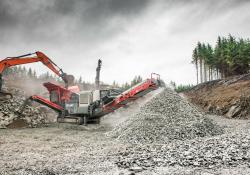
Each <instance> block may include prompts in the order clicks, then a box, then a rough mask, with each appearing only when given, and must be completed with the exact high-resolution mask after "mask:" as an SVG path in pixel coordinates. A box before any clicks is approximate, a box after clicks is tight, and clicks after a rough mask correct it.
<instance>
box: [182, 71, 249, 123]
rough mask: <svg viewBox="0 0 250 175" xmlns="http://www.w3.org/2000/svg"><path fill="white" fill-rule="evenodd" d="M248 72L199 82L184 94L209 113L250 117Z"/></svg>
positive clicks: (231, 116) (228, 116)
mask: <svg viewBox="0 0 250 175" xmlns="http://www.w3.org/2000/svg"><path fill="white" fill-rule="evenodd" d="M249 86H250V74H249V73H248V74H245V75H239V76H234V77H229V78H226V79H220V80H213V81H209V82H205V83H201V84H199V85H197V86H195V87H193V88H192V89H191V90H188V91H186V92H184V94H185V96H186V97H187V98H188V99H189V100H190V101H191V102H192V103H194V104H196V105H198V106H199V107H201V108H202V109H204V110H205V111H206V112H208V113H210V114H217V115H224V116H225V117H227V118H242V119H247V118H249V117H250V93H249Z"/></svg>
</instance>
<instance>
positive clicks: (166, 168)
mask: <svg viewBox="0 0 250 175" xmlns="http://www.w3.org/2000/svg"><path fill="white" fill-rule="evenodd" d="M162 93H163V94H164V95H163V94H162ZM159 98H164V99H165V100H166V101H167V102H168V103H162V104H161V105H160V106H158V107H157V105H156V104H155V101H157V100H159ZM172 98H173V99H172ZM171 102H172V103H171ZM164 105H165V107H164V110H156V111H155V110H153V109H150V108H151V107H152V106H154V107H156V108H159V107H162V106H164ZM176 105H177V106H176ZM182 105H184V106H185V107H183V106H182ZM171 106H175V107H173V108H171ZM139 107H140V108H139V109H136V110H133V111H134V112H135V113H136V114H135V115H131V114H129V113H127V114H126V112H124V111H121V112H120V113H119V114H117V113H114V115H116V116H119V115H123V119H122V120H120V119H119V117H114V116H112V115H110V116H107V117H106V118H104V119H103V122H102V123H101V124H100V125H88V126H87V127H85V126H77V125H70V124H51V125H49V126H48V127H44V128H29V129H2V130H0V174H44V175H45V174H50V175H52V174H117V175H118V174H119V175H121V174H123V175H128V174H130V175H132V174H139V175H140V174H141V175H142V174H143V175H144V174H148V175H151V174H162V175H163V174H164V175H165V174H190V175H191V174H197V175H198V174H206V175H208V174H225V175H226V174H249V173H250V121H248V120H239V119H227V118H223V117H220V116H212V115H210V116H204V114H203V113H201V112H199V111H197V110H198V109H196V108H195V107H194V106H192V105H190V104H188V103H187V102H186V101H185V100H184V101H183V99H181V98H179V97H178V96H177V94H175V93H174V92H172V91H171V90H167V91H164V92H161V93H160V94H159V95H158V97H157V98H156V99H155V98H154V99H153V100H150V101H148V102H147V103H146V104H145V105H143V106H139ZM128 109H129V108H128ZM159 109H162V108H159ZM165 109H166V110H165ZM147 110H148V111H147ZM142 111H144V112H145V115H140V114H142ZM169 111H171V112H169ZM149 113H155V114H156V116H157V119H158V117H159V116H160V117H161V118H160V119H161V120H160V121H161V122H152V121H154V118H153V117H151V118H149V117H148V114H149ZM177 114H178V115H177ZM194 114H195V115H194ZM138 115H139V117H140V120H137V119H138V118H137V117H138ZM168 115H169V117H168ZM150 116H151V115H150ZM163 116H165V118H163ZM170 116H172V117H170ZM173 116H177V119H176V118H174V117H173ZM133 117H134V118H133ZM183 118H185V119H183ZM104 121H106V122H104ZM107 121H112V123H115V125H112V124H110V123H109V122H107ZM128 121H129V122H128ZM130 121H133V122H130ZM167 121H169V123H171V125H168V124H167ZM178 121H179V122H178ZM128 123H129V124H128ZM143 123H145V124H143ZM149 123H151V125H154V127H153V126H150V125H148V124H149ZM161 123H162V125H161ZM178 123H179V125H178ZM185 123H186V124H187V125H185ZM197 123H198V124H200V125H199V126H202V127H197V126H196V125H193V124H197ZM148 126H149V128H151V129H150V130H148V129H147V128H148ZM185 126H187V127H186V130H185ZM118 127H120V128H121V129H120V130H119V129H118ZM125 127H130V128H131V129H128V130H125ZM154 128H155V130H154ZM160 128H163V129H162V130H161V129H160ZM183 129H184V131H189V133H187V132H185V134H184V135H182V134H180V133H183V132H182V131H183ZM190 129H191V130H190ZM204 129H205V131H208V132H204V131H203V130H204ZM136 130H139V131H140V132H137V131H136ZM164 130H165V132H164ZM131 131H132V132H131ZM170 131H173V132H170ZM218 131H219V132H218ZM131 133H134V135H133V134H131ZM140 133H141V135H143V136H144V137H143V139H139V138H138V136H140V135H139V134H140ZM164 133H168V134H170V136H169V137H168V136H167V135H165V136H164V138H165V137H167V139H166V140H164V139H163V137H158V136H157V135H159V134H164ZM200 133H201V134H200ZM120 135H122V137H117V136H120ZM111 136H112V137H111ZM114 136H115V137H114ZM173 136H174V137H173ZM145 138H146V139H145ZM148 138H154V139H153V140H154V142H152V140H151V139H148ZM136 140H137V141H136ZM135 141H136V142H135Z"/></svg>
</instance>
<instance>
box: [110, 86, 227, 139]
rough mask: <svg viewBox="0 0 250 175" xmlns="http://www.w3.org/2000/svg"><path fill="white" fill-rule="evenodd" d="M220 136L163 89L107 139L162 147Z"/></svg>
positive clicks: (191, 108) (208, 121) (215, 127)
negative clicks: (172, 143) (200, 138)
mask: <svg viewBox="0 0 250 175" xmlns="http://www.w3.org/2000/svg"><path fill="white" fill-rule="evenodd" d="M222 133H223V129H222V128H221V127H219V126H218V125H216V124H215V123H214V122H213V121H212V120H211V119H209V118H206V117H205V116H204V114H203V113H202V112H200V111H199V110H198V109H197V108H196V107H194V106H193V105H191V104H189V103H188V102H187V101H186V100H184V99H183V98H181V97H180V96H179V95H178V94H177V93H176V92H174V91H173V90H171V89H170V88H166V89H165V90H164V91H163V92H161V93H160V94H158V95H157V96H156V97H155V98H153V99H152V100H150V101H149V102H147V103H146V104H145V105H144V106H142V107H141V109H140V111H139V112H138V113H137V114H135V115H134V116H133V117H131V118H129V119H128V120H126V121H125V122H123V123H121V124H119V125H118V126H116V127H115V128H114V129H113V130H112V131H111V132H109V133H108V134H107V135H108V136H110V137H114V138H117V139H119V140H121V141H125V142H129V143H132V144H151V143H158V144H162V143H168V142H170V141H172V140H186V139H193V138H196V137H205V136H214V135H219V134H222Z"/></svg>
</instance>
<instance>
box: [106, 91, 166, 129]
mask: <svg viewBox="0 0 250 175" xmlns="http://www.w3.org/2000/svg"><path fill="white" fill-rule="evenodd" d="M163 90H164V88H159V89H157V90H155V91H152V92H150V93H148V94H146V95H145V96H143V97H141V98H139V99H137V100H136V101H133V102H130V103H129V104H128V105H127V106H126V107H123V108H120V109H118V110H116V111H114V112H112V113H110V114H108V115H105V116H104V117H102V120H101V124H102V125H105V126H107V127H109V128H113V127H114V126H116V125H118V124H119V123H122V122H124V121H125V120H127V119H128V118H130V117H132V116H133V115H134V114H135V113H137V112H139V110H140V108H141V106H143V105H144V104H146V103H147V102H148V101H150V100H151V99H152V98H154V97H155V96H156V95H157V94H159V93H161V92H162V91H163Z"/></svg>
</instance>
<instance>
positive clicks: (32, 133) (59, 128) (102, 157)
mask: <svg viewBox="0 0 250 175" xmlns="http://www.w3.org/2000/svg"><path fill="white" fill-rule="evenodd" d="M210 118H212V119H213V120H214V121H216V122H217V123H218V124H219V125H221V126H225V127H226V131H227V132H234V131H237V130H239V129H240V130H248V131H249V129H250V121H248V120H237V119H225V118H222V117H220V116H210ZM107 128H108V129H107ZM111 129H112V127H111V126H109V127H106V124H105V122H104V123H103V124H101V125H88V126H87V127H85V126H77V125H72V124H53V125H50V126H48V127H45V128H33V129H3V130H0V174H49V175H52V174H124V175H126V174H133V173H131V171H129V170H124V169H119V168H118V167H117V166H116V164H115V163H116V157H115V155H116V153H117V152H118V151H121V150H124V149H126V147H127V146H129V145H126V144H124V143H121V142H119V141H117V140H113V139H110V138H108V137H106V135H105V133H106V132H107V131H109V130H111ZM228 173H230V174H250V168H249V167H245V166H238V167H221V168H219V169H216V170H215V169H202V168H192V167H177V166H174V167H158V168H155V169H148V170H146V171H143V172H139V173H138V174H148V175H149V174H207V175H208V174H228ZM136 174H137V173H136Z"/></svg>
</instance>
